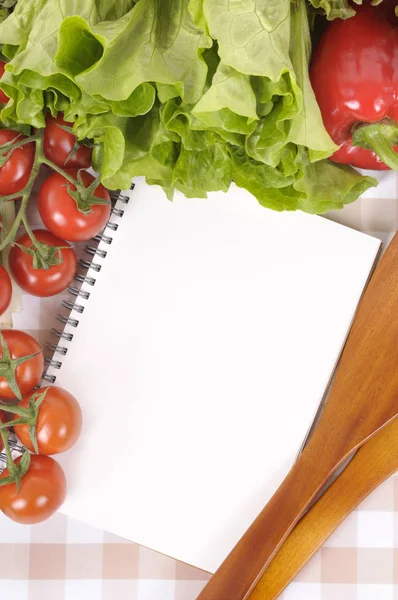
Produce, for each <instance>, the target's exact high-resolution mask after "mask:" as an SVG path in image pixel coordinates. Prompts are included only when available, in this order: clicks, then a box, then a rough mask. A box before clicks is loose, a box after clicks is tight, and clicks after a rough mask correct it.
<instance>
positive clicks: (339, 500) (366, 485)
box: [249, 418, 398, 600]
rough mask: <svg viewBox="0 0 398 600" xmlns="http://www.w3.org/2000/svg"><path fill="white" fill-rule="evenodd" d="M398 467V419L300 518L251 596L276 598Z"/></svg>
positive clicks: (258, 599) (366, 446)
mask: <svg viewBox="0 0 398 600" xmlns="http://www.w3.org/2000/svg"><path fill="white" fill-rule="evenodd" d="M396 471H398V419H396V418H395V419H394V420H393V421H392V422H391V423H389V424H388V425H386V426H385V427H383V429H381V430H380V431H379V432H378V433H376V435H374V436H373V437H372V438H371V439H370V440H369V441H367V442H366V444H364V445H363V446H362V447H361V448H360V449H359V450H358V452H357V453H356V455H355V456H354V458H353V459H352V460H351V462H350V463H349V465H348V466H347V467H346V468H345V470H344V471H343V473H342V474H341V475H340V476H339V477H338V478H337V479H336V481H334V482H333V483H332V485H331V486H330V488H329V489H328V490H327V491H326V492H325V493H324V495H323V496H322V497H321V498H320V499H319V500H318V501H317V502H316V504H314V506H313V507H312V508H310V510H309V511H308V512H307V513H306V515H304V517H303V518H302V519H301V521H299V523H298V524H297V525H296V527H295V528H294V529H293V531H292V533H291V534H290V535H289V537H288V538H287V540H286V541H285V542H284V544H283V545H282V547H281V549H280V550H279V552H278V553H277V554H276V556H275V558H274V559H273V560H272V561H271V563H270V564H269V566H268V567H267V569H266V570H265V572H264V573H263V575H262V577H261V579H260V581H259V582H258V583H257V585H256V587H255V588H254V590H253V591H252V593H251V594H250V596H249V600H275V598H278V596H279V595H280V594H281V593H282V592H283V590H284V589H285V587H286V586H287V585H288V584H289V583H290V582H291V581H292V579H293V578H294V577H295V576H296V575H297V573H298V572H299V571H300V570H301V569H302V568H303V567H304V565H305V564H306V563H307V562H308V561H309V559H310V558H311V557H312V556H313V555H314V554H315V552H316V551H317V550H318V549H319V548H320V547H321V546H322V544H323V543H324V542H325V541H326V540H327V539H328V537H329V536H330V535H331V534H332V533H333V532H334V531H335V530H336V529H337V527H338V526H339V525H340V524H341V523H342V522H343V521H344V519H345V518H346V517H347V516H348V515H349V514H350V513H351V512H352V511H353V510H354V508H356V507H357V506H358V504H359V503H360V502H362V500H364V499H365V498H366V496H368V495H369V494H370V493H371V492H372V491H373V490H374V489H376V488H377V486H378V485H380V484H381V483H382V482H383V481H384V480H385V479H387V478H388V477H390V476H391V475H393V474H394V473H395V472H396Z"/></svg>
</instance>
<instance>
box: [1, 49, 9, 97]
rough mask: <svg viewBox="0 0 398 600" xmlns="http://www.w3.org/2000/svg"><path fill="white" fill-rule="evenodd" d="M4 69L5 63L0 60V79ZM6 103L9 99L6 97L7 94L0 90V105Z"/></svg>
mask: <svg viewBox="0 0 398 600" xmlns="http://www.w3.org/2000/svg"><path fill="white" fill-rule="evenodd" d="M5 68H6V63H5V62H4V61H2V60H0V79H1V78H2V77H3V75H4V70H5ZM8 101H9V97H8V96H7V94H6V93H5V92H3V90H0V104H7V102H8Z"/></svg>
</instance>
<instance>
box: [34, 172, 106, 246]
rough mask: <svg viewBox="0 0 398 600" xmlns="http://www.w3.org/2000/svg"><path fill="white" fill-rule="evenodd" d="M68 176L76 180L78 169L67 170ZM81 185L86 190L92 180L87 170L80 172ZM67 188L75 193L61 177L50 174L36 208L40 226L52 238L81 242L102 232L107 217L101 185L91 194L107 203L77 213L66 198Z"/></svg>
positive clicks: (68, 196)
mask: <svg viewBox="0 0 398 600" xmlns="http://www.w3.org/2000/svg"><path fill="white" fill-rule="evenodd" d="M68 173H69V174H70V175H71V176H72V177H73V178H74V179H76V178H77V175H78V170H77V169H73V170H72V169H71V170H68ZM80 175H81V177H82V180H83V183H84V185H85V187H86V188H87V187H88V186H89V185H90V184H91V183H92V182H93V181H94V177H93V176H92V175H91V174H90V173H88V172H87V171H81V172H80ZM68 189H71V190H75V189H76V187H75V186H74V185H71V184H70V183H69V182H68V181H67V180H66V179H65V178H64V177H62V175H59V174H58V173H53V174H52V175H50V177H49V178H48V179H47V180H46V181H45V182H44V183H43V185H42V186H41V188H40V191H39V196H38V202H37V207H38V209H39V213H40V216H41V218H42V220H43V223H44V225H45V226H46V227H47V229H49V230H50V231H51V232H52V233H53V234H54V235H57V236H59V237H62V238H64V239H65V240H70V241H71V242H81V241H86V240H89V239H91V238H92V237H94V236H96V235H97V234H98V233H100V231H102V230H103V229H104V227H105V225H106V224H107V222H108V221H109V217H110V214H111V204H110V196H109V194H108V191H107V190H106V188H104V186H103V185H101V184H100V185H99V186H98V187H97V189H96V190H95V193H94V195H95V196H96V197H97V198H101V199H102V200H107V201H109V204H93V205H92V206H91V209H90V212H88V213H87V214H85V213H84V212H81V211H80V210H79V208H78V206H77V203H76V201H75V200H74V199H73V198H72V197H71V196H70V195H69V193H68Z"/></svg>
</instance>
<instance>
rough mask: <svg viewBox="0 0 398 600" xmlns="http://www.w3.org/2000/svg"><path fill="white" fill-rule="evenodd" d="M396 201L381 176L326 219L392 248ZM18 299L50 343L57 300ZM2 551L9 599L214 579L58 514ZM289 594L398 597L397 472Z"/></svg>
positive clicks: (176, 596)
mask: <svg viewBox="0 0 398 600" xmlns="http://www.w3.org/2000/svg"><path fill="white" fill-rule="evenodd" d="M397 199H398V177H397V176H396V175H395V174H391V173H389V174H383V175H382V177H381V185H380V187H379V188H378V189H377V190H370V191H369V192H368V193H367V194H366V195H365V196H364V197H363V199H362V200H361V201H359V202H357V203H356V204H354V205H351V206H349V207H347V208H346V209H345V210H344V211H341V212H339V213H333V214H331V215H330V217H331V218H332V219H334V220H337V221H339V222H341V223H344V224H346V225H349V226H351V227H354V228H356V229H360V230H362V231H365V232H367V233H370V234H372V235H375V236H377V237H379V238H380V239H382V240H383V241H384V242H385V243H387V242H388V241H389V240H390V239H391V236H392V232H395V231H396V230H397V229H398V200H397ZM33 218H36V217H35V216H33ZM22 301H23V305H22V311H21V312H20V313H18V314H15V315H14V325H15V326H16V327H18V328H23V329H25V330H27V331H29V332H31V333H32V334H33V335H35V336H36V337H37V338H38V339H39V341H41V342H44V341H45V340H46V339H48V335H49V334H48V329H49V328H50V327H51V326H52V325H53V324H54V317H55V312H56V306H57V303H58V302H59V299H57V301H54V299H48V300H43V301H38V300H37V299H33V298H28V297H26V296H24V297H23V298H22ZM112 508H113V509H114V510H117V502H116V501H115V506H114V507H110V509H112ZM0 546H1V550H0V552H1V558H0V593H1V595H2V596H3V597H5V598H7V600H43V599H46V600H47V599H48V600H194V599H195V598H196V597H197V595H198V594H199V592H200V590H201V589H202V588H203V587H204V585H205V583H206V581H207V580H208V579H209V575H208V574H207V573H204V572H202V571H199V570H197V569H194V568H192V567H189V566H187V565H184V564H182V563H179V562H176V561H174V560H172V559H170V558H167V557H165V556H162V555H160V554H157V553H156V552H153V551H151V550H148V549H146V548H143V547H140V546H138V545H136V544H134V543H131V542H127V541H125V540H122V539H120V538H117V537H115V536H113V535H111V534H109V533H105V532H103V531H100V530H97V529H93V528H91V527H89V526H87V525H85V524H84V523H79V522H76V521H73V520H71V519H68V518H67V517H65V516H63V515H62V514H58V515H56V516H55V517H53V518H52V519H51V520H49V521H47V522H46V523H44V524H42V525H37V526H33V527H22V526H18V525H15V524H14V523H12V522H10V521H8V520H7V519H6V518H5V517H3V516H0ZM283 598H284V600H398V475H397V476H394V477H392V478H391V479H389V480H388V481H386V482H385V483H384V484H383V485H382V486H380V487H379V488H378V489H377V490H376V491H375V492H374V493H373V494H372V495H371V496H370V497H369V498H368V499H367V500H366V501H365V502H363V503H362V505H361V506H360V507H359V509H358V510H357V511H355V512H354V513H353V514H352V515H351V516H350V517H349V518H348V519H347V520H346V521H345V523H344V524H343V525H342V526H341V527H340V528H339V529H338V530H337V532H336V533H335V534H334V535H333V536H332V537H331V538H330V539H329V540H328V542H327V543H326V544H325V546H324V547H323V548H322V549H321V550H320V551H319V552H318V553H317V554H316V556H315V557H314V558H313V559H312V560H311V562H310V563H309V564H308V565H307V566H306V567H305V568H304V569H303V571H302V572H301V573H300V574H299V576H298V577H297V578H296V580H295V581H294V582H293V583H292V584H291V585H290V586H289V588H288V589H287V590H286V591H285V593H284V595H283ZM220 600H221V599H220ZM222 600H228V599H222Z"/></svg>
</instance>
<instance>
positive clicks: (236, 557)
mask: <svg viewBox="0 0 398 600" xmlns="http://www.w3.org/2000/svg"><path fill="white" fill-rule="evenodd" d="M307 450H308V446H307V448H306V449H305V450H304V452H303V454H302V455H301V456H300V458H299V459H298V461H297V462H296V464H295V465H294V466H293V468H292V469H291V471H290V472H289V474H288V476H287V477H286V479H285V480H284V481H283V483H282V485H281V486H280V487H279V488H278V490H277V491H276V493H275V494H274V495H273V496H272V498H271V500H270V501H269V502H268V504H267V505H266V506H265V507H264V509H263V510H262V512H261V513H260V514H259V516H258V517H257V518H256V520H255V521H254V522H253V523H252V525H251V526H250V527H249V529H248V530H247V531H246V533H245V534H244V536H243V537H242V538H241V539H240V540H239V542H238V543H237V544H236V546H235V548H234V549H233V550H232V552H231V553H230V554H229V555H228V556H227V558H226V559H225V561H224V562H223V563H222V565H221V567H220V568H219V569H218V571H217V572H216V573H215V575H213V577H212V578H211V579H210V581H209V583H208V584H207V585H206V587H205V588H204V590H203V591H202V593H201V594H200V595H199V597H198V600H245V599H246V598H247V597H248V596H249V594H250V592H251V590H252V589H253V588H254V586H255V584H256V583H257V581H258V580H259V578H260V577H261V575H262V573H263V572H264V570H265V569H266V567H267V566H268V564H269V563H270V562H271V560H272V558H273V557H274V555H275V554H276V552H277V551H278V549H279V548H280V547H281V545H282V544H283V542H284V541H285V539H286V538H287V536H288V535H289V533H290V532H291V531H292V529H293V527H294V526H295V525H296V523H297V521H298V520H299V519H300V517H301V516H302V515H303V514H304V512H305V510H306V509H307V508H308V506H309V505H310V503H311V501H312V500H313V499H315V497H316V495H317V493H318V492H319V491H320V490H321V489H322V487H323V485H324V483H325V482H326V481H327V480H328V479H329V477H330V476H331V474H332V472H333V471H334V470H336V469H337V468H338V465H333V464H329V463H328V462H326V461H325V462H322V461H319V457H318V456H317V455H316V454H315V453H314V452H309V451H307Z"/></svg>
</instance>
